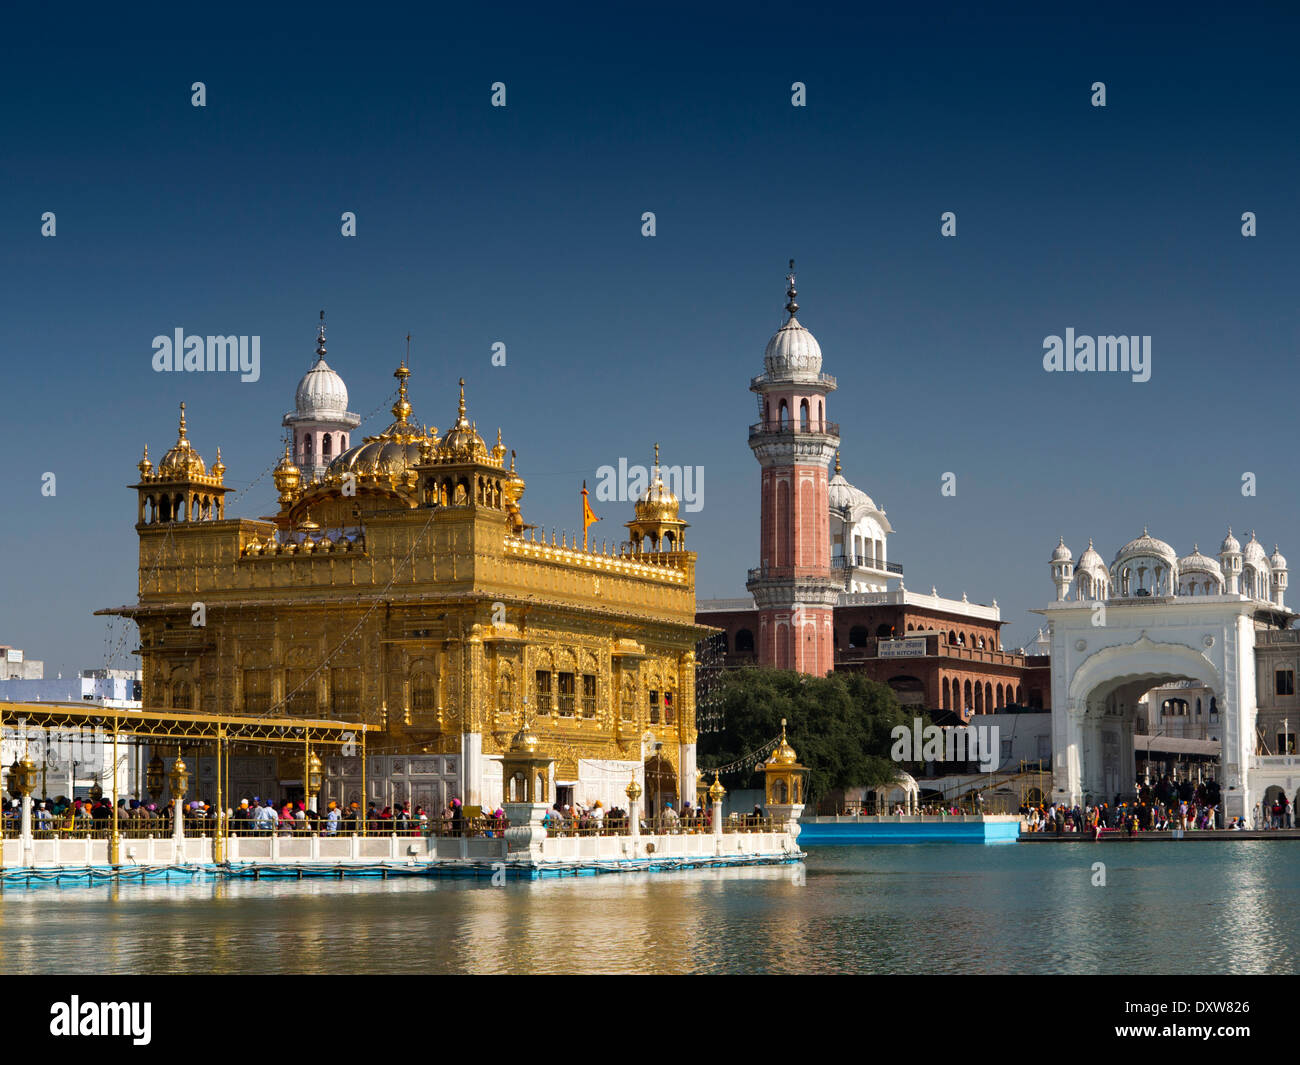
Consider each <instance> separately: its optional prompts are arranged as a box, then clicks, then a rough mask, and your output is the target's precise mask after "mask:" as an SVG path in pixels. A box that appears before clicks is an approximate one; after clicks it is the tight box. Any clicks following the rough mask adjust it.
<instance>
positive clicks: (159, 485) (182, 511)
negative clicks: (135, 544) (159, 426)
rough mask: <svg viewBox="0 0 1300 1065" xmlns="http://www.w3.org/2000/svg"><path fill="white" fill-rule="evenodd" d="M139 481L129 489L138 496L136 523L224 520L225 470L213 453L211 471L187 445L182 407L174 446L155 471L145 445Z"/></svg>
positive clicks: (201, 457)
mask: <svg viewBox="0 0 1300 1065" xmlns="http://www.w3.org/2000/svg"><path fill="white" fill-rule="evenodd" d="M136 469H137V470H139V472H140V481H139V483H138V484H134V485H132V486H131V487H132V488H134V489H136V491H137V493H138V494H139V510H138V512H137V522H138V523H139V524H141V525H153V524H157V523H160V522H176V521H216V520H220V519H222V518H224V517H225V514H226V511H225V502H224V498H225V494H226V492H227V491H229V489H227V488H226V487H225V473H226V467H225V465H224V464H223V463H222V461H221V449H220V448H218V449H217V461H216V464H215V465H214V466H213V467H212V469H211V470H209V469H208V468H207V464H206V463H205V462H204V461H203V456H202V455H200V454H199V453H198V451H196V450H195V449H194V445H193V444H191V443H190V440H189V435H188V427H187V425H186V421H185V404H184V403H182V404H181V416H180V424H179V426H178V428H177V435H176V443H175V444H173V445H172V446H171V449H170V450H169V451H168V452H167V454H165V455H164V456H163V457H162V461H161V462H159V463H158V466H157V468H155V467H154V465H153V462H152V461H151V460H150V458H149V445H148V444H146V445H145V449H144V455H143V457H142V458H141V459H140V461H139V463H138V464H137V465H136Z"/></svg>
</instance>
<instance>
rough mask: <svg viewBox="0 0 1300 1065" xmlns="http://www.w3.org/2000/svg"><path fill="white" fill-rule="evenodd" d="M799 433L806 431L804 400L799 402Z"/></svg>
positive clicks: (806, 414) (806, 402) (806, 410)
mask: <svg viewBox="0 0 1300 1065" xmlns="http://www.w3.org/2000/svg"><path fill="white" fill-rule="evenodd" d="M799 431H800V432H801V433H806V432H807V431H808V401H807V400H806V399H804V400H800V402H799Z"/></svg>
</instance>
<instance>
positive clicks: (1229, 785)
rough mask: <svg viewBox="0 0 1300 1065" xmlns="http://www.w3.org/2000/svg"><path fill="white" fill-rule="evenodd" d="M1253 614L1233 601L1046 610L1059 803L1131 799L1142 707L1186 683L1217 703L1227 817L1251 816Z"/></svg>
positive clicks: (1133, 602)
mask: <svg viewBox="0 0 1300 1065" xmlns="http://www.w3.org/2000/svg"><path fill="white" fill-rule="evenodd" d="M1255 612H1256V604H1254V603H1252V602H1250V601H1249V600H1245V599H1242V598H1241V597H1240V596H1235V595H1234V596H1227V595H1208V596H1197V597H1195V598H1192V597H1186V598H1178V597H1168V598H1148V599H1142V598H1136V599H1110V600H1105V601H1082V602H1078V601H1075V602H1070V601H1061V602H1056V603H1054V604H1052V606H1050V607H1048V608H1047V609H1045V610H1043V611H1041V613H1043V614H1045V615H1046V616H1047V617H1048V618H1049V620H1050V622H1051V641H1052V652H1051V654H1052V751H1053V790H1054V795H1053V798H1054V800H1055V801H1056V802H1065V803H1069V804H1070V805H1073V804H1075V803H1079V804H1080V805H1082V804H1084V803H1085V802H1094V803H1096V802H1102V801H1104V802H1110V801H1111V800H1112V799H1113V798H1114V796H1115V795H1116V794H1119V795H1121V796H1130V795H1132V793H1133V790H1134V783H1135V780H1136V775H1137V773H1136V759H1135V756H1134V742H1133V736H1134V731H1135V718H1136V713H1137V704H1138V702H1139V700H1140V699H1141V698H1142V696H1143V695H1144V694H1145V693H1146V692H1147V691H1149V690H1150V689H1152V688H1155V687H1158V686H1160V685H1162V684H1166V683H1168V682H1170V681H1177V680H1189V681H1194V682H1195V683H1197V684H1200V685H1203V686H1205V687H1206V688H1209V689H1210V690H1211V691H1212V692H1213V693H1214V696H1215V698H1216V700H1217V703H1218V707H1219V722H1220V727H1219V735H1218V739H1219V741H1220V744H1221V750H1222V754H1221V761H1220V766H1221V769H1220V773H1219V776H1218V782H1219V785H1220V787H1221V789H1222V794H1223V802H1224V813H1225V815H1226V816H1227V817H1233V816H1239V817H1245V816H1246V815H1247V812H1248V811H1249V810H1250V809H1251V808H1252V805H1253V802H1254V799H1253V798H1252V796H1251V794H1250V790H1251V789H1250V781H1249V772H1248V770H1249V768H1250V766H1251V762H1252V757H1253V754H1254V735H1255V709H1256V704H1255V690H1256V689H1255V683H1256V682H1255V618H1254V615H1255Z"/></svg>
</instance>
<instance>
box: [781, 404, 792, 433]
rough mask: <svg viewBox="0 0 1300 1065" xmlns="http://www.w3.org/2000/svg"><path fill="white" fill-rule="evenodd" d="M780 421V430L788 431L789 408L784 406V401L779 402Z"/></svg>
mask: <svg viewBox="0 0 1300 1065" xmlns="http://www.w3.org/2000/svg"><path fill="white" fill-rule="evenodd" d="M780 419H781V428H782V429H788V428H789V427H790V408H789V407H788V406H786V402H785V400H781V411H780Z"/></svg>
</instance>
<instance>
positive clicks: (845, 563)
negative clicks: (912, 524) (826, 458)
mask: <svg viewBox="0 0 1300 1065" xmlns="http://www.w3.org/2000/svg"><path fill="white" fill-rule="evenodd" d="M827 488H828V496H829V501H830V511H831V521H830V528H831V569H832V571H834V572H835V574H836V575H837V576H843V578H844V590H845V591H846V592H850V593H852V592H883V591H887V590H888V589H889V581H890V580H891V579H892V580H899V579H900V578H901V577H902V574H903V567H902V566H897V565H896V566H894V567H893V568H892V569H891V568H890V565H889V561H888V559H889V544H888V538H889V534H890V533H892V532H893V531H894V529H893V526H891V525H890V524H889V519H888V518H887V517H885V508H884V507H877V506H876V504H875V502H874V501H873V500H872V498H871V497H870V496H869V495H867V493H866V492H864V491H862V490H861V489H860V488H855V487H854V486H853V485H851V484H849V482H848V481H847V480H845V478H844V474H843V473H842V472H841V471H840V456H839V452H838V451H837V452H836V453H835V476H834V477H832V478H831V479H830V483H829V484H828V486H827Z"/></svg>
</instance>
